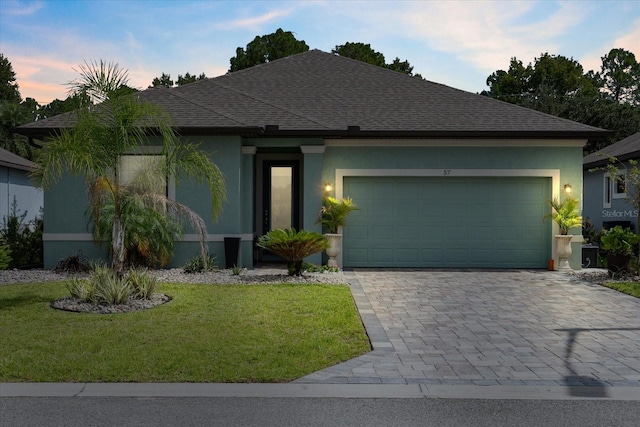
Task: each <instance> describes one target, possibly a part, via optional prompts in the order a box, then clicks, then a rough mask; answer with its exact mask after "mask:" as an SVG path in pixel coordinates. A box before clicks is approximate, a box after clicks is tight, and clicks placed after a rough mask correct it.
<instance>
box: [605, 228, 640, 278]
mask: <svg viewBox="0 0 640 427" xmlns="http://www.w3.org/2000/svg"><path fill="white" fill-rule="evenodd" d="M638 241H640V237H638V235H637V234H636V233H634V232H633V231H631V229H629V228H622V227H621V226H619V225H616V226H615V227H613V228H611V229H609V230H605V231H604V233H603V234H602V237H601V238H600V248H601V249H602V250H603V251H605V252H606V253H607V269H608V270H609V272H610V273H611V274H612V275H613V274H615V273H621V272H624V271H629V261H630V260H631V255H632V254H633V251H634V245H636V244H637V243H638Z"/></svg>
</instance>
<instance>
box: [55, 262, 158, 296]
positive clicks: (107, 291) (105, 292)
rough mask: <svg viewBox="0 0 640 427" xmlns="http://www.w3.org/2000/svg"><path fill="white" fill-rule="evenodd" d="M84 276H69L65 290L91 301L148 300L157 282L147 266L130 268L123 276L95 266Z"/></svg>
mask: <svg viewBox="0 0 640 427" xmlns="http://www.w3.org/2000/svg"><path fill="white" fill-rule="evenodd" d="M92 268H93V272H92V273H91V275H90V276H89V277H87V278H80V277H77V276H74V277H72V278H71V279H70V280H69V281H68V282H66V284H65V285H66V287H67V291H68V292H69V294H70V295H71V296H72V297H73V298H78V299H80V300H82V301H84V302H89V303H91V304H108V305H117V304H126V303H127V302H128V301H129V299H149V298H150V297H151V295H153V293H154V292H155V290H156V286H157V281H156V278H155V277H152V276H151V275H149V271H148V270H146V269H133V270H130V271H129V272H128V273H127V275H126V276H124V277H118V275H117V274H116V272H115V271H113V270H112V269H111V268H109V267H107V266H105V265H94V266H93V267H92Z"/></svg>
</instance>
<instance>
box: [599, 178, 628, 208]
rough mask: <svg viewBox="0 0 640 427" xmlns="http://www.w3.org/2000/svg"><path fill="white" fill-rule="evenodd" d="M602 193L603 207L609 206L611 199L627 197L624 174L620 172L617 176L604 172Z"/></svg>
mask: <svg viewBox="0 0 640 427" xmlns="http://www.w3.org/2000/svg"><path fill="white" fill-rule="evenodd" d="M602 194H603V201H602V206H603V207H605V208H610V207H611V200H613V199H624V198H625V197H627V190H626V174H625V173H624V172H620V173H619V174H618V175H617V176H615V177H612V176H611V175H610V174H609V173H605V174H604V181H603V193H602Z"/></svg>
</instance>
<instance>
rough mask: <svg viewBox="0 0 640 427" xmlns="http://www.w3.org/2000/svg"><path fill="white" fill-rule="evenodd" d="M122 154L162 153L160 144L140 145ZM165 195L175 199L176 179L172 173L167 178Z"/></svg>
mask: <svg viewBox="0 0 640 427" xmlns="http://www.w3.org/2000/svg"><path fill="white" fill-rule="evenodd" d="M122 155H124V156H136V155H162V147H160V146H142V147H137V148H135V149H134V150H130V151H126V152H125V153H123V154H122ZM167 197H168V198H169V199H170V200H176V180H175V177H174V176H173V175H169V177H168V179H167Z"/></svg>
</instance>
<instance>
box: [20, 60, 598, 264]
mask: <svg viewBox="0 0 640 427" xmlns="http://www.w3.org/2000/svg"><path fill="white" fill-rule="evenodd" d="M137 96H139V97H140V98H141V99H146V100H149V101H151V102H153V103H155V104H158V105H160V106H162V107H163V108H164V109H165V110H166V111H167V112H168V113H169V114H170V115H171V117H172V120H173V124H174V126H175V127H176V129H177V130H178V131H179V133H180V135H181V138H182V139H183V140H184V141H189V142H198V143H201V148H202V149H204V150H206V151H208V152H211V153H213V154H212V159H213V161H214V162H215V163H216V164H218V166H220V168H221V169H222V170H223V172H224V173H225V175H226V180H227V195H228V202H227V203H226V205H225V207H224V212H223V214H222V216H221V218H220V219H219V220H218V221H217V222H216V223H215V224H214V223H212V222H211V216H210V214H209V205H210V199H209V198H208V196H206V195H207V191H206V189H205V188H202V187H199V186H195V185H187V184H186V183H183V185H182V186H180V187H179V188H173V187H172V184H171V183H168V184H167V185H168V186H169V187H171V188H170V191H169V194H170V195H171V196H172V197H175V198H176V200H178V201H179V202H181V203H184V204H186V205H188V206H190V207H191V208H192V209H194V210H196V211H197V212H198V213H199V214H200V215H202V216H203V218H205V219H206V220H207V221H208V227H209V236H208V239H209V242H210V243H209V244H210V249H211V251H212V252H213V253H215V254H216V255H217V256H218V260H219V261H221V260H222V254H223V253H224V251H223V239H224V238H225V237H236V238H240V239H241V248H240V260H239V262H240V264H241V265H242V266H245V267H247V266H248V267H250V266H253V265H255V263H257V262H258V261H259V260H260V257H261V254H260V252H259V251H257V250H255V246H254V240H255V239H256V238H257V237H258V236H260V235H262V234H264V233H265V232H267V231H268V230H269V229H271V228H278V227H288V226H293V227H295V228H298V229H299V228H304V229H306V230H310V231H318V232H319V231H321V227H320V225H318V224H316V219H317V215H318V211H319V210H320V206H321V200H322V197H323V195H325V193H324V190H323V189H324V188H325V185H326V184H331V186H332V191H331V192H330V193H328V194H330V195H332V196H335V197H337V198H342V197H343V196H349V197H352V198H353V200H354V202H355V203H356V204H357V205H358V207H359V208H360V210H358V211H356V212H354V213H353V214H352V215H351V216H350V217H349V218H348V220H347V226H346V227H345V228H344V239H343V248H342V252H341V255H340V257H341V258H339V263H340V265H342V266H345V267H455V268H467V267H468V268H546V267H547V263H548V260H549V259H550V258H552V257H555V256H556V254H555V244H554V242H553V239H552V236H553V235H554V234H557V229H556V225H555V224H554V223H552V222H551V221H543V216H544V215H545V214H546V213H548V212H549V209H550V208H549V206H548V203H547V202H548V200H549V199H552V198H553V197H557V196H559V195H560V194H561V191H562V190H561V189H562V188H564V186H565V184H570V185H571V186H572V187H573V189H574V191H575V192H577V193H578V194H580V193H581V192H582V170H581V167H580V166H581V161H582V147H583V146H584V145H585V143H586V142H587V141H588V140H589V139H592V138H601V137H603V136H606V135H607V132H606V131H603V130H601V129H598V128H594V127H590V126H586V125H582V124H579V123H575V122H572V121H569V120H565V119H561V118H558V117H554V116H550V115H547V114H543V113H540V112H537V111H532V110H529V109H525V108H522V107H519V106H515V105H511V104H508V103H505V102H501V101H497V100H494V99H491V98H488V97H484V96H480V95H477V94H472V93H468V92H464V91H461V90H457V89H454V88H451V87H447V86H445V85H442V84H437V83H433V82H429V81H425V80H421V79H418V78H414V77H410V76H407V75H404V74H401V73H397V72H394V71H390V70H387V69H384V68H381V67H376V66H373V65H369V64H366V63H363V62H359V61H355V60H352V59H349V58H344V57H340V56H337V55H333V54H329V53H325V52H322V51H319V50H311V51H308V52H305V53H301V54H298V55H293V56H290V57H287V58H283V59H280V60H277V61H272V62H269V63H266V64H262V65H257V66H254V67H251V68H248V69H244V70H241V71H238V72H234V73H230V74H226V75H223V76H220V77H216V78H211V79H205V80H201V81H198V82H196V83H193V84H189V85H185V86H180V87H176V88H171V89H168V88H162V87H157V88H152V89H147V90H145V91H142V92H139V93H138V94H137ZM65 126H69V118H68V116H65V115H61V116H55V117H52V118H49V119H46V120H42V121H38V122H34V123H31V124H28V125H25V126H22V127H21V128H19V129H18V131H19V132H21V133H22V134H25V135H27V136H29V137H30V138H33V139H39V140H46V138H47V136H48V135H50V134H51V133H52V132H55V131H56V130H57V129H59V128H61V127H65ZM45 143H46V142H45ZM86 205H87V201H86V196H85V189H84V184H83V181H82V179H80V178H78V177H72V176H67V177H65V178H64V179H63V180H61V181H60V182H59V183H58V184H57V185H56V186H55V187H54V188H52V189H50V190H48V191H47V192H46V193H45V206H46V212H45V213H46V217H47V221H46V223H45V235H44V240H45V243H44V245H45V249H44V250H45V266H46V267H51V266H53V265H54V264H55V262H56V261H57V260H58V259H59V258H60V257H62V256H64V255H69V254H71V253H73V252H74V251H77V250H82V252H83V254H84V255H85V256H88V257H98V256H104V251H105V248H104V247H103V248H98V247H97V246H95V245H94V244H93V243H92V241H91V234H90V233H89V232H88V228H87V219H86V217H85V213H84V212H85V208H86ZM196 240H197V239H196V236H195V235H192V234H186V235H185V236H184V238H183V241H181V242H178V243H177V244H176V250H175V256H174V259H173V260H172V262H171V265H172V266H180V265H183V263H184V262H185V260H186V259H188V258H190V257H191V256H193V255H194V254H196V253H197V252H198V250H197V242H196ZM579 258H580V257H579V254H574V257H573V258H572V260H571V265H572V266H573V267H574V268H579V266H580V259H579ZM309 261H311V262H316V263H319V262H320V261H321V256H320V254H317V255H316V256H313V257H311V258H310V259H309ZM556 265H557V264H556Z"/></svg>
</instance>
